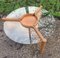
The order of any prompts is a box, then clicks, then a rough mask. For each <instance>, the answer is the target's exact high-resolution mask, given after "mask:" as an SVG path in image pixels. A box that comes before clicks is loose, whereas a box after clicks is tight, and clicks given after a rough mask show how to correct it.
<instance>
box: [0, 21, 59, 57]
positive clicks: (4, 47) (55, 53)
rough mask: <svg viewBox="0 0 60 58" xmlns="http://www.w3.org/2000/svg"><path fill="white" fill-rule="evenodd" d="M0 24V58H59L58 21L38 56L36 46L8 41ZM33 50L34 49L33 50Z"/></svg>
mask: <svg viewBox="0 0 60 58" xmlns="http://www.w3.org/2000/svg"><path fill="white" fill-rule="evenodd" d="M2 24H3V23H0V58H60V20H56V22H55V24H56V27H55V30H54V33H53V34H52V35H51V36H48V37H46V38H47V39H48V42H47V45H46V51H45V53H44V54H43V55H41V54H40V52H39V48H38V45H37V44H35V45H23V44H19V43H16V42H14V41H12V40H10V39H9V38H8V37H7V36H6V34H5V33H4V31H3V30H2V29H3V25H2ZM33 48H34V49H33Z"/></svg>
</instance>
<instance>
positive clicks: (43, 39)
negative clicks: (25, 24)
mask: <svg viewBox="0 0 60 58" xmlns="http://www.w3.org/2000/svg"><path fill="white" fill-rule="evenodd" d="M33 28H34V30H35V31H36V33H37V35H38V36H39V38H40V40H41V46H40V49H41V53H43V52H44V47H45V45H46V42H47V40H46V39H45V38H44V37H43V36H42V34H41V33H40V32H39V31H38V29H36V28H35V27H33ZM39 45H40V44H39Z"/></svg>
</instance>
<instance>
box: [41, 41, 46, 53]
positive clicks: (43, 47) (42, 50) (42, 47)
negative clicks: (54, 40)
mask: <svg viewBox="0 0 60 58" xmlns="http://www.w3.org/2000/svg"><path fill="white" fill-rule="evenodd" d="M45 45H46V42H41V45H40V51H41V54H43V53H44V51H45Z"/></svg>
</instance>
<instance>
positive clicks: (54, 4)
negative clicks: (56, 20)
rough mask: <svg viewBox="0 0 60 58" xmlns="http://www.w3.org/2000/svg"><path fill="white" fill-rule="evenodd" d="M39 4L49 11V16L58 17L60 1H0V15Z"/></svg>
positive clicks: (59, 14) (59, 15)
mask: <svg viewBox="0 0 60 58" xmlns="http://www.w3.org/2000/svg"><path fill="white" fill-rule="evenodd" d="M40 4H41V5H43V8H44V9H46V10H48V11H49V14H52V15H54V16H56V17H60V0H0V13H1V14H8V13H10V12H11V11H12V10H15V9H17V8H19V7H23V6H39V5H40Z"/></svg>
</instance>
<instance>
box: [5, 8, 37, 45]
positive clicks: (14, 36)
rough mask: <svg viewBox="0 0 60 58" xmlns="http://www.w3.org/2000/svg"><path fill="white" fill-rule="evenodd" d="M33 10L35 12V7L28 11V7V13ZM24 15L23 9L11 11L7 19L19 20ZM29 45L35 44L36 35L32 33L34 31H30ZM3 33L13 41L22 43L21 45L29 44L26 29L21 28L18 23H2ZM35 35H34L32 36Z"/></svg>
mask: <svg viewBox="0 0 60 58" xmlns="http://www.w3.org/2000/svg"><path fill="white" fill-rule="evenodd" d="M33 10H35V7H32V8H31V9H30V7H29V13H32V12H33ZM24 14H26V10H25V8H24V7H22V8H19V9H16V10H14V11H12V12H11V13H10V14H9V15H8V16H7V18H19V17H21V16H23V15H24ZM31 31H32V34H31V38H32V39H31V43H32V44H34V43H37V40H36V39H35V38H36V33H34V30H31ZM4 32H5V33H6V35H7V36H8V37H9V38H10V39H11V40H13V41H15V42H18V43H22V44H30V38H29V31H28V28H25V27H23V26H22V25H21V24H20V23H19V22H7V21H6V22H4ZM34 34H35V35H34Z"/></svg>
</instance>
